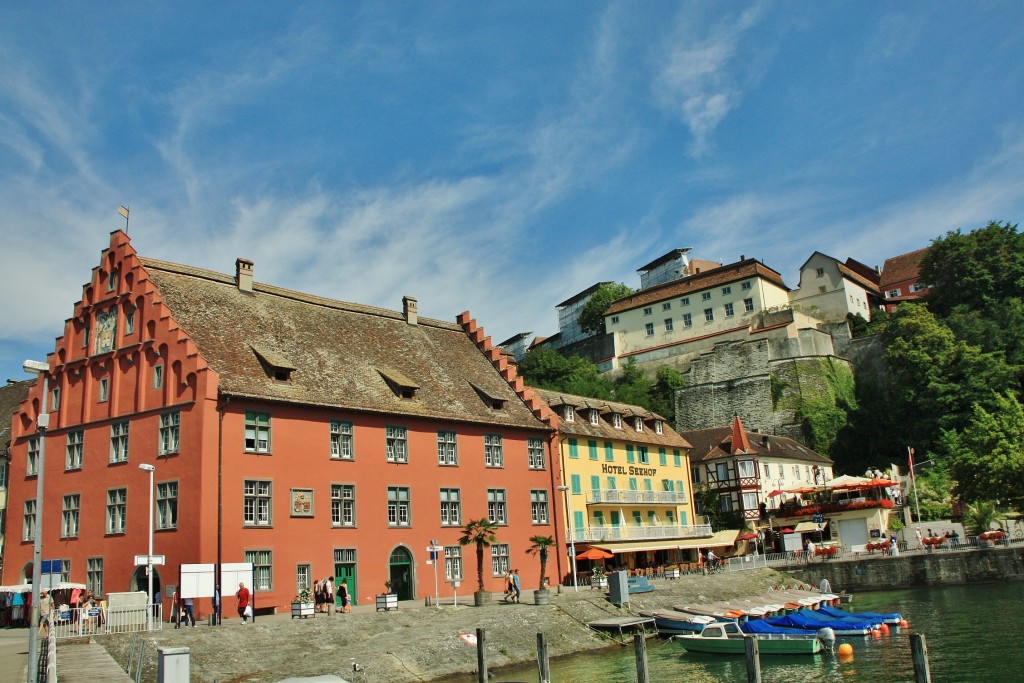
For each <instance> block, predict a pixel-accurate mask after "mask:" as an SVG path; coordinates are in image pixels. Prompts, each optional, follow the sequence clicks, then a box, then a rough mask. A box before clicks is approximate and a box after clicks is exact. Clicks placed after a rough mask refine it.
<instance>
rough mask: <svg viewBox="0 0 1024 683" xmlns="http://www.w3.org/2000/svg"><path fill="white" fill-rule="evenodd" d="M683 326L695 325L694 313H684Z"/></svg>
mask: <svg viewBox="0 0 1024 683" xmlns="http://www.w3.org/2000/svg"><path fill="white" fill-rule="evenodd" d="M683 327H693V315H692V314H690V313H683Z"/></svg>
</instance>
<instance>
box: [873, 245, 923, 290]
mask: <svg viewBox="0 0 1024 683" xmlns="http://www.w3.org/2000/svg"><path fill="white" fill-rule="evenodd" d="M926 253H928V249H927V248H925V249H918V250H917V251H912V252H909V253H907V254H900V255H899V256H893V257H892V258H887V259H885V263H884V264H882V280H881V285H880V286H881V288H882V289H883V290H885V289H886V288H887V287H889V286H890V285H894V284H896V283H898V282H906V281H907V280H916V279H917V277H918V273H919V264H920V263H921V259H922V258H924V255H925V254H926Z"/></svg>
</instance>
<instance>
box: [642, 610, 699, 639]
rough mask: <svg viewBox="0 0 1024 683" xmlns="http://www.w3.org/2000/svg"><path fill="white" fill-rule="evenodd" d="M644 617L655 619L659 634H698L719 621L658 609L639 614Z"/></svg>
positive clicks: (687, 613) (643, 611)
mask: <svg viewBox="0 0 1024 683" xmlns="http://www.w3.org/2000/svg"><path fill="white" fill-rule="evenodd" d="M637 614H639V615H640V616H642V617H647V618H649V619H654V625H655V626H657V627H658V633H665V634H669V635H672V634H676V633H698V632H699V631H700V630H701V629H703V628H704V627H705V626H707V625H708V624H713V623H715V622H716V621H718V620H717V619H716V618H715V617H706V616H700V615H697V614H690V613H689V612H677V611H676V610H672V609H658V610H650V611H645V610H641V611H639V612H637Z"/></svg>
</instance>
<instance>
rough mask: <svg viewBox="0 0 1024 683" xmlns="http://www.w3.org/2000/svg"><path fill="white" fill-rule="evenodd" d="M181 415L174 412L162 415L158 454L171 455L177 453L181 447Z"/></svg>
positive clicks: (158, 435) (158, 433) (158, 437)
mask: <svg viewBox="0 0 1024 683" xmlns="http://www.w3.org/2000/svg"><path fill="white" fill-rule="evenodd" d="M180 439H181V413H180V412H179V411H177V410H172V411H170V412H167V413H160V428H159V431H158V432H157V453H158V454H159V455H170V454H172V453H177V452H178V448H179V447H180V445H181V441H180Z"/></svg>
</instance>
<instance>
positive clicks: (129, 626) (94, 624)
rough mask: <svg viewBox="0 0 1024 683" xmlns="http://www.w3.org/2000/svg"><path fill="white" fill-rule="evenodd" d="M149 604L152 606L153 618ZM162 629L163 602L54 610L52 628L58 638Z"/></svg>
mask: <svg viewBox="0 0 1024 683" xmlns="http://www.w3.org/2000/svg"><path fill="white" fill-rule="evenodd" d="M149 607H152V608H153V612H152V618H151V619H150V614H149ZM150 622H152V629H153V630H154V631H159V630H161V629H162V628H163V605H160V604H157V605H152V606H143V605H139V606H137V607H114V608H109V609H104V608H102V607H76V608H74V609H71V608H68V609H62V610H56V611H55V612H53V615H52V617H51V618H50V628H51V629H52V630H53V632H54V634H55V636H56V637H57V638H78V637H81V636H89V635H94V634H106V633H132V632H135V631H148V630H150V625H151V624H150Z"/></svg>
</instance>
